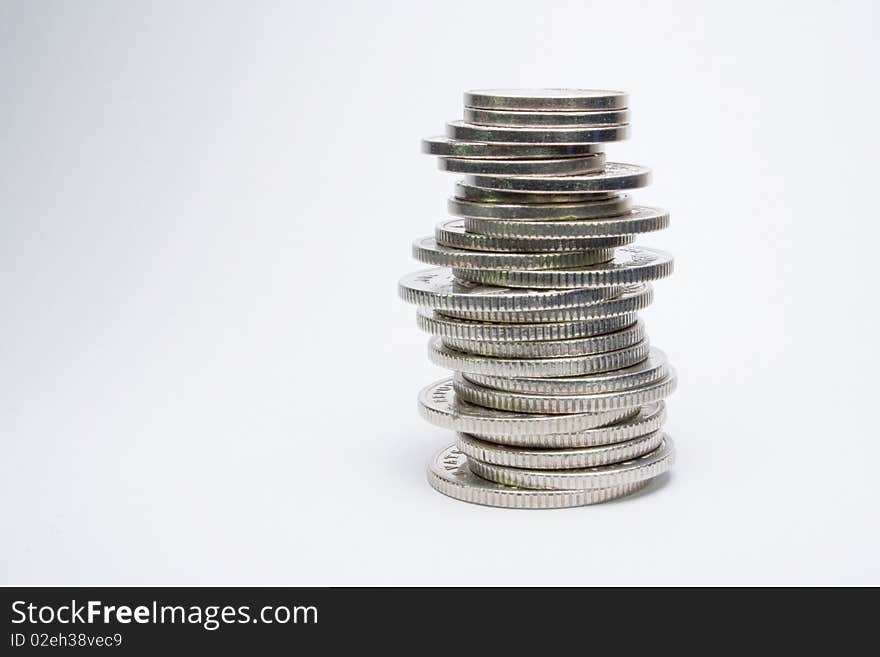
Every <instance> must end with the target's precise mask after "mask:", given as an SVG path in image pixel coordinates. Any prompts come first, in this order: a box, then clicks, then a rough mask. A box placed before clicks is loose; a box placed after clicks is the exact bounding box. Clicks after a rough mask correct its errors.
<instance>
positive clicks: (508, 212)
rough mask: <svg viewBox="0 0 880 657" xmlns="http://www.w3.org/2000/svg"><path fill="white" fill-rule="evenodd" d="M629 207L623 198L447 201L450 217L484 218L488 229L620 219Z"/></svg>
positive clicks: (452, 199)
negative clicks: (545, 200)
mask: <svg viewBox="0 0 880 657" xmlns="http://www.w3.org/2000/svg"><path fill="white" fill-rule="evenodd" d="M630 207H631V201H630V198H629V197H628V196H626V195H620V196H617V197H613V198H610V199H604V200H600V201H581V202H578V203H477V202H474V201H465V200H462V199H459V198H450V199H448V200H447V201H446V208H447V209H448V210H449V214H451V215H454V216H457V217H465V218H467V219H469V218H484V219H486V220H488V222H489V223H488V225H489V226H491V225H492V224H493V223H495V222H500V223H502V224H508V223H511V222H526V223H534V222H543V221H552V220H557V221H556V222H555V223H561V224H564V223H567V221H565V220H578V219H589V220H591V221H593V220H597V219H602V218H605V217H614V216H616V215H623V214H624V213H626V212H628V211H629V209H630ZM580 223H589V222H580ZM594 234H595V233H594ZM609 234H613V233H609Z"/></svg>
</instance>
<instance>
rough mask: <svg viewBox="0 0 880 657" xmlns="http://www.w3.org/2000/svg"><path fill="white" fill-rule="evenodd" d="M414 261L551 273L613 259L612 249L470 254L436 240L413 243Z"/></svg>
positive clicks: (460, 266)
mask: <svg viewBox="0 0 880 657" xmlns="http://www.w3.org/2000/svg"><path fill="white" fill-rule="evenodd" d="M412 254H413V258H415V259H416V260H418V261H420V262H424V263H425V264H428V265H437V266H438V267H453V268H455V269H488V270H494V269H516V270H532V269H549V268H551V267H557V268H562V267H578V266H584V265H589V264H598V263H601V262H609V261H610V260H611V259H612V258H613V257H614V252H613V251H612V250H611V249H589V250H587V249H583V250H581V251H562V252H558V253H550V252H548V253H509V252H508V253H505V252H498V251H467V250H465V249H453V248H450V247H448V246H441V245H440V244H437V240H436V239H435V238H433V237H423V238H421V239H418V240H416V241H415V242H413V247H412Z"/></svg>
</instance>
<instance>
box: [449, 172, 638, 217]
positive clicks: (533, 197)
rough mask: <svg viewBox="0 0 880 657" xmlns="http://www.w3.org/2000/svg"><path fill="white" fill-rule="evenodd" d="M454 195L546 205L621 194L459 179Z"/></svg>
mask: <svg viewBox="0 0 880 657" xmlns="http://www.w3.org/2000/svg"><path fill="white" fill-rule="evenodd" d="M455 196H456V198H458V199H461V200H462V201H473V202H475V203H500V204H519V205H534V204H541V205H546V204H548V203H598V202H600V201H618V199H620V198H621V196H622V195H621V194H618V193H617V192H580V193H565V192H559V193H549V192H507V191H503V190H499V189H487V188H483V187H474V186H473V185H469V184H467V183H466V182H463V181H459V182H457V183H455ZM627 202H628V201H627ZM627 207H628V206H627ZM590 216H592V215H590Z"/></svg>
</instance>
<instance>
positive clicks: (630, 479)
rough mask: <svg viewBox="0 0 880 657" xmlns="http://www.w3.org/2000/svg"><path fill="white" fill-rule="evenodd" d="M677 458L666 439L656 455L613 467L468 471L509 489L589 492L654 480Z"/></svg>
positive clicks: (475, 467) (485, 466) (482, 467)
mask: <svg viewBox="0 0 880 657" xmlns="http://www.w3.org/2000/svg"><path fill="white" fill-rule="evenodd" d="M674 454H675V448H674V446H673V443H672V439H671V438H670V437H669V436H668V435H664V437H663V441H662V442H661V443H660V446H659V447H658V448H657V449H655V450H654V451H652V452H648V453H647V454H643V455H642V456H639V457H637V458H634V459H631V460H629V461H624V462H622V463H614V464H611V465H600V466H596V467H592V468H576V469H572V470H535V469H526V468H511V467H508V466H504V465H494V464H491V463H484V462H483V461H477V460H476V459H468V467H469V468H470V469H471V472H473V473H474V474H475V475H477V476H478V477H482V478H483V479H488V480H489V481H494V482H496V483H499V484H504V485H507V486H521V487H523V488H536V489H541V490H548V489H549V490H571V489H585V490H586V489H593V488H610V487H614V486H626V485H628V484H636V483H639V482H643V481H646V480H648V479H653V478H654V477H657V476H658V475H661V474H663V473H664V472H666V471H667V470H669V468H670V467H672V462H673V459H674Z"/></svg>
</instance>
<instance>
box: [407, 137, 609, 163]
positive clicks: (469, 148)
mask: <svg viewBox="0 0 880 657" xmlns="http://www.w3.org/2000/svg"><path fill="white" fill-rule="evenodd" d="M422 152H423V153H427V154H429V155H439V156H440V157H473V158H483V159H508V158H509V159H515V160H525V159H533V158H539V159H553V158H560V157H581V156H583V155H590V154H592V153H601V152H602V145H601V144H505V143H494V144H490V143H487V142H478V141H461V140H459V139H450V138H449V137H445V136H440V137H429V138H427V139H423V140H422Z"/></svg>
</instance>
